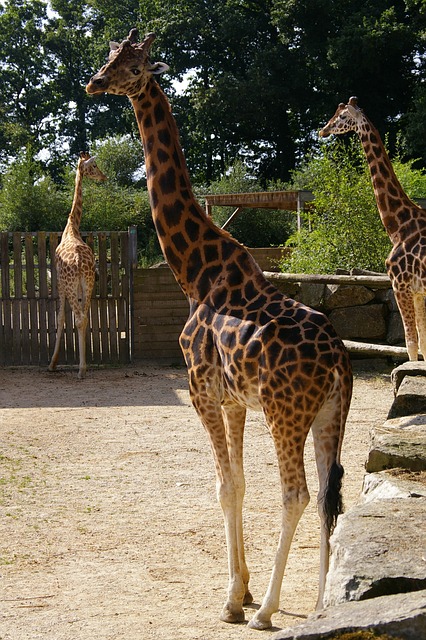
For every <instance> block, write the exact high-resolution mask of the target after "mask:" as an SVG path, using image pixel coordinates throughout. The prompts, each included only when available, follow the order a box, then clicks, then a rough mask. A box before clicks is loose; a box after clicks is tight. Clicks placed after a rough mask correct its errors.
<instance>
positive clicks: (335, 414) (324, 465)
mask: <svg viewBox="0 0 426 640" xmlns="http://www.w3.org/2000/svg"><path fill="white" fill-rule="evenodd" d="M338 382H339V380H338V378H337V379H336V385H335V390H334V393H333V394H332V395H331V396H330V398H329V399H328V400H327V401H326V403H325V404H324V405H323V407H322V408H321V410H320V411H319V413H318V414H317V416H316V418H315V420H314V422H313V424H312V435H313V441H314V448H315V460H316V465H317V471H318V479H319V491H318V514H319V517H320V521H321V534H320V535H321V539H320V575H319V584H318V599H317V605H316V608H317V609H321V608H322V606H323V598H324V590H325V582H326V577H327V572H328V568H329V556H330V535H331V533H332V531H333V528H334V526H335V524H336V521H337V517H338V516H339V515H340V514H341V513H342V511H343V503H342V495H341V486H342V477H343V467H342V466H341V464H340V450H339V447H340V444H339V443H341V439H342V435H343V434H342V433H341V429H342V424H344V423H345V422H346V414H347V410H346V409H345V411H344V412H343V415H342V400H341V398H340V386H339V384H338ZM347 406H348V407H349V405H347Z"/></svg>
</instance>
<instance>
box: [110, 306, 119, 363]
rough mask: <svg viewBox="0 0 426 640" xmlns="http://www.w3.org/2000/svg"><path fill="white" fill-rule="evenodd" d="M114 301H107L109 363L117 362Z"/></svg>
mask: <svg viewBox="0 0 426 640" xmlns="http://www.w3.org/2000/svg"><path fill="white" fill-rule="evenodd" d="M116 310H117V308H116V300H115V299H114V298H109V299H108V328H109V331H108V335H109V359H110V362H118V344H117V338H118V335H117V314H116Z"/></svg>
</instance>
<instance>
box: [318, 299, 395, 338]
mask: <svg viewBox="0 0 426 640" xmlns="http://www.w3.org/2000/svg"><path fill="white" fill-rule="evenodd" d="M385 310H386V308H385V306H384V305H383V304H369V305H366V306H363V307H345V308H343V309H334V310H333V311H332V312H331V313H330V315H329V318H330V321H331V322H332V324H333V325H334V328H335V329H336V331H337V333H338V334H339V336H340V337H341V338H343V339H348V340H351V339H353V338H358V339H364V340H373V341H374V340H382V339H384V338H385V337H386V331H387V329H386V322H385Z"/></svg>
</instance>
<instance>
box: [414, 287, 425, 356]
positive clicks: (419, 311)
mask: <svg viewBox="0 0 426 640" xmlns="http://www.w3.org/2000/svg"><path fill="white" fill-rule="evenodd" d="M425 301H426V300H425V296H424V295H423V294H422V295H416V296H414V309H415V314H416V326H417V333H418V336H419V347H420V352H421V354H422V356H423V360H426V306H425Z"/></svg>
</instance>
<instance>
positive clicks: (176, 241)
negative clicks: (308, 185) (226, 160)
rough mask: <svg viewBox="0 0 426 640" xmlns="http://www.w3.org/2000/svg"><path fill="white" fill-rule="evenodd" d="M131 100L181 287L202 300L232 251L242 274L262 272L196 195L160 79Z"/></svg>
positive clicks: (166, 250) (157, 216)
mask: <svg viewBox="0 0 426 640" xmlns="http://www.w3.org/2000/svg"><path fill="white" fill-rule="evenodd" d="M131 102H132V104H133V108H134V111H135V115H136V119H137V122H138V126H139V131H140V134H141V138H142V142H143V146H144V152H145V163H146V176H147V186H148V192H149V195H150V201H151V208H152V217H153V220H154V224H155V227H156V230H157V235H158V238H159V241H160V245H161V249H162V252H163V254H164V257H165V258H166V260H167V262H168V264H169V266H170V268H171V269H172V271H173V273H174V275H175V278H176V280H177V281H178V283H179V285H180V286H181V288H182V290H183V291H184V292H185V293H186V294H187V295H188V296H189V297H190V298H193V299H195V300H198V301H201V300H204V299H205V298H206V296H207V295H208V293H209V291H210V289H211V287H212V285H213V284H214V283H216V285H217V283H218V281H219V279H220V280H221V281H224V280H225V279H229V273H227V272H226V266H225V263H226V261H227V260H229V258H230V256H231V255H232V257H233V259H234V260H235V259H237V257H238V256H239V260H240V263H241V264H243V263H244V266H243V267H242V268H243V271H244V273H246V274H247V273H249V274H252V276H254V275H255V272H256V273H257V272H260V269H259V268H258V267H257V265H255V263H254V261H253V259H252V258H251V256H250V254H249V253H248V251H247V250H246V249H245V248H244V247H242V245H240V244H239V243H238V242H237V241H236V240H234V239H233V238H231V236H230V235H229V234H228V233H227V232H225V231H221V230H220V229H218V228H217V227H216V226H215V225H214V224H213V223H212V221H211V220H210V218H209V217H208V216H207V215H206V213H205V212H204V210H203V209H202V208H201V206H200V205H199V204H198V202H197V200H196V199H195V197H194V195H193V192H192V188H191V183H190V180H189V176H188V170H187V167H186V162H185V158H184V155H183V152H182V148H181V146H180V142H179V134H178V130H177V126H176V122H175V120H174V118H173V115H172V113H171V109H170V105H169V102H168V100H167V98H166V96H165V94H164V92H163V91H162V89H161V88H160V86H159V85H158V84H157V82H156V81H155V80H154V79H153V78H151V79H150V80H149V82H148V84H147V86H146V88H145V90H144V91H143V93H142V94H141V95H139V96H138V97H137V98H132V99H131ZM260 274H261V272H260ZM257 275H258V273H257ZM261 275H262V274H261Z"/></svg>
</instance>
